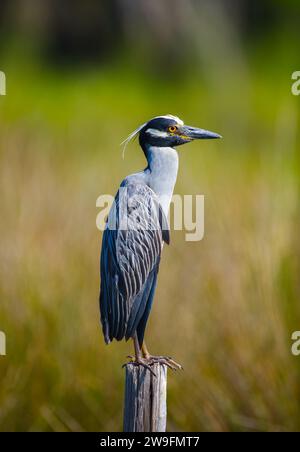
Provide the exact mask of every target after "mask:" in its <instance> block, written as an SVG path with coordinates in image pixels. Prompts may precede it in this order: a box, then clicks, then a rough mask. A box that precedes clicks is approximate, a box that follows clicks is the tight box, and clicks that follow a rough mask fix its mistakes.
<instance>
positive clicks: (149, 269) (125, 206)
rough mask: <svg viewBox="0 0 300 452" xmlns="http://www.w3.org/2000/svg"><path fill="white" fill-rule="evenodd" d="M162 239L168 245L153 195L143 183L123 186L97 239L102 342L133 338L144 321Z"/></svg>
mask: <svg viewBox="0 0 300 452" xmlns="http://www.w3.org/2000/svg"><path fill="white" fill-rule="evenodd" d="M121 189H122V190H121ZM124 189H125V190H124ZM124 225H125V227H124ZM166 231H167V232H166ZM163 241H166V242H167V243H169V231H168V225H167V220H166V218H165V216H164V214H163V211H162V208H161V206H160V204H159V200H158V197H157V196H156V194H155V193H154V192H153V191H152V190H151V189H150V188H149V187H148V186H147V185H144V184H131V183H125V184H124V185H123V186H121V188H120V190H119V191H118V193H117V195H116V198H115V202H114V205H113V207H112V209H111V211H110V214H109V217H108V221H107V225H106V229H105V231H104V234H103V241H102V251H101V289H100V311H101V322H102V328H103V334H104V338H105V341H106V342H107V343H109V342H110V341H112V340H113V339H114V338H115V339H117V340H121V339H123V338H124V337H125V338H126V339H128V338H129V337H132V336H133V334H134V333H135V331H136V329H137V327H138V325H139V322H140V321H141V319H142V318H145V316H144V313H145V309H146V306H147V302H148V299H149V295H150V293H151V291H152V287H153V284H154V281H155V282H156V277H157V272H158V266H159V261H160V255H161V251H162V246H163Z"/></svg>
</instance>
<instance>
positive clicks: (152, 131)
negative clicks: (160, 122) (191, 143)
mask: <svg viewBox="0 0 300 452" xmlns="http://www.w3.org/2000/svg"><path fill="white" fill-rule="evenodd" d="M145 133H148V134H149V135H151V136H152V137H156V138H167V137H169V134H168V132H164V131H162V130H157V129H147V130H145Z"/></svg>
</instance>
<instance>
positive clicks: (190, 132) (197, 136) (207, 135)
mask: <svg viewBox="0 0 300 452" xmlns="http://www.w3.org/2000/svg"><path fill="white" fill-rule="evenodd" d="M183 133H184V134H185V135H186V136H187V137H189V138H191V139H193V140H211V139H214V138H222V137H221V135H219V134H218V133H215V132H210V131H209V130H204V129H198V128H197V127H189V126H184V128H183Z"/></svg>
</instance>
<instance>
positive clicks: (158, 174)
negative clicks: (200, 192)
mask: <svg viewBox="0 0 300 452" xmlns="http://www.w3.org/2000/svg"><path fill="white" fill-rule="evenodd" d="M145 154H146V157H147V161H148V167H147V169H146V170H145V172H146V173H147V179H148V185H149V187H150V188H151V189H152V190H153V191H154V192H155V193H156V194H157V196H158V197H159V200H160V203H161V206H162V208H163V210H164V213H165V214H166V215H168V212H169V206H170V202H171V198H172V194H173V190H174V185H175V182H176V179H177V172H178V154H177V152H176V151H175V149H173V148H169V147H161V148H160V147H154V146H148V147H147V149H146V152H145Z"/></svg>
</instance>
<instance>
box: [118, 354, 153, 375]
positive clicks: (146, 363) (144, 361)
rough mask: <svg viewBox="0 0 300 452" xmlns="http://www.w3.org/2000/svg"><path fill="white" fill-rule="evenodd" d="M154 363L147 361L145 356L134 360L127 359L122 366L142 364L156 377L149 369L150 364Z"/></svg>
mask: <svg viewBox="0 0 300 452" xmlns="http://www.w3.org/2000/svg"><path fill="white" fill-rule="evenodd" d="M128 358H134V357H132V356H130V357H129V356H128ZM152 364H154V363H153V362H152V361H148V360H147V359H146V358H134V361H129V363H125V364H123V366H122V368H124V367H126V366H129V365H133V366H142V367H144V368H145V369H147V370H149V372H151V374H152V375H153V376H154V377H156V373H155V372H154V371H153V370H152V369H151V367H150V366H151V365H152Z"/></svg>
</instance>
